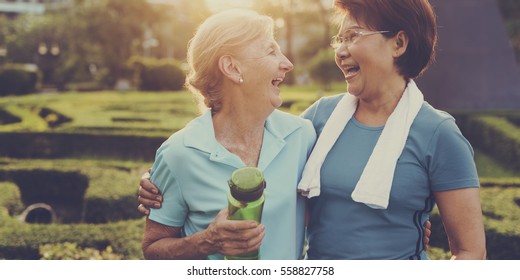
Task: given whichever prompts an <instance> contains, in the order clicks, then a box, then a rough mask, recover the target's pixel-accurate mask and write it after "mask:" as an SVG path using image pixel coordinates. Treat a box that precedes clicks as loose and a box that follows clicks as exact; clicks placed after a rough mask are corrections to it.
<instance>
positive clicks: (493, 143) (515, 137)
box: [458, 115, 520, 171]
mask: <svg viewBox="0 0 520 280" xmlns="http://www.w3.org/2000/svg"><path fill="white" fill-rule="evenodd" d="M458 120H459V121H460V128H461V131H462V133H463V134H464V136H466V137H467V138H468V140H469V141H470V142H471V144H472V145H474V146H475V147H478V148H479V149H481V150H482V151H484V152H486V153H488V154H490V155H492V156H493V157H494V158H495V159H497V160H500V161H501V162H502V163H503V164H504V165H506V166H510V167H511V168H512V169H514V170H517V171H520V161H519V160H518V159H519V158H520V128H518V127H517V126H516V125H515V124H514V123H511V122H510V121H509V120H508V118H506V117H501V116H492V115H470V116H466V117H462V118H458Z"/></svg>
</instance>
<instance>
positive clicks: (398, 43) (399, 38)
mask: <svg viewBox="0 0 520 280" xmlns="http://www.w3.org/2000/svg"><path fill="white" fill-rule="evenodd" d="M408 42H409V38H408V35H407V34H406V33H405V32H404V31H399V32H398V33H397V34H396V35H395V36H394V45H393V47H394V58H398V57H400V56H401V55H403V54H404V53H405V52H406V49H407V48H408Z"/></svg>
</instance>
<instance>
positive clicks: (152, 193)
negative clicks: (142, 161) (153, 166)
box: [137, 170, 162, 215]
mask: <svg viewBox="0 0 520 280" xmlns="http://www.w3.org/2000/svg"><path fill="white" fill-rule="evenodd" d="M137 194H138V197H137V202H138V203H139V206H137V210H138V211H139V212H141V213H143V214H144V215H149V214H150V208H161V202H162V195H161V194H160V193H159V189H158V188H157V187H156V186H155V185H154V184H152V182H151V181H150V170H148V171H147V172H146V173H144V174H143V176H141V180H140V181H139V190H138V192H137Z"/></svg>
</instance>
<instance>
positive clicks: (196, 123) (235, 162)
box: [184, 110, 302, 170]
mask: <svg viewBox="0 0 520 280" xmlns="http://www.w3.org/2000/svg"><path fill="white" fill-rule="evenodd" d="M288 115H290V114H289V113H285V112H281V111H279V110H274V111H273V113H271V115H269V117H268V118H267V120H266V122H265V126H264V127H265V130H264V141H263V143H262V151H261V154H260V160H259V163H258V167H259V168H260V169H262V170H263V169H265V167H267V165H268V164H269V163H270V162H271V161H272V160H273V159H274V158H275V157H276V155H277V154H278V153H279V152H280V151H281V149H282V148H283V147H284V146H285V144H286V142H285V138H287V136H289V135H290V134H291V133H293V132H294V131H296V130H297V129H299V128H300V127H301V126H302V122H300V121H297V120H295V119H294V118H291V117H288ZM185 129H186V136H185V137H184V145H185V146H186V147H188V148H193V149H197V150H200V151H202V152H206V153H208V154H209V157H210V160H214V161H222V162H225V163H227V164H229V165H232V166H235V167H237V168H238V167H241V166H243V165H244V164H243V162H242V161H241V160H240V158H238V156H236V155H234V154H232V153H230V152H229V151H227V150H226V149H225V148H224V147H222V145H220V144H219V143H218V142H217V140H216V138H215V131H214V127H213V121H212V118H211V111H209V110H208V111H207V112H205V113H204V114H203V115H202V116H200V117H198V118H196V119H194V120H192V121H191V122H190V123H188V125H186V128H185Z"/></svg>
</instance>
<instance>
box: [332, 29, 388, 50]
mask: <svg viewBox="0 0 520 280" xmlns="http://www.w3.org/2000/svg"><path fill="white" fill-rule="evenodd" d="M386 32H390V31H362V30H355V29H348V30H347V31H345V32H344V33H343V36H339V35H337V36H334V37H332V40H331V41H330V46H331V47H332V48H333V49H337V48H339V47H341V45H343V44H345V43H346V44H347V47H350V46H351V45H352V44H354V43H355V42H356V40H357V39H359V38H361V37H364V36H369V35H374V34H381V33H386Z"/></svg>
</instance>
